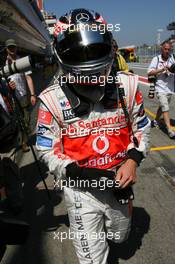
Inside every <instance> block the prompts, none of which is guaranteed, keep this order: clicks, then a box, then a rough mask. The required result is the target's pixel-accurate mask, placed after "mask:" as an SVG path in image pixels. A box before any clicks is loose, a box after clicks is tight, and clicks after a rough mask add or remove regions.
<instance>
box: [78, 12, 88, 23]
mask: <svg viewBox="0 0 175 264" xmlns="http://www.w3.org/2000/svg"><path fill="white" fill-rule="evenodd" d="M76 21H77V22H87V21H89V15H88V14H86V13H79V14H78V15H76Z"/></svg>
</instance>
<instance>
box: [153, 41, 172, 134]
mask: <svg viewBox="0 0 175 264" xmlns="http://www.w3.org/2000/svg"><path fill="white" fill-rule="evenodd" d="M171 51H172V44H171V43H170V42H169V41H164V42H163V43H162V44H161V54H160V55H158V56H155V57H154V58H153V59H152V61H151V63H150V65H149V67H148V77H150V76H154V77H155V78H156V79H155V91H156V95H157V98H158V101H159V107H158V110H157V114H156V118H155V120H153V121H152V127H157V126H159V123H160V117H161V115H163V119H164V122H165V126H166V129H167V132H168V135H169V137H170V138H175V132H174V131H173V130H172V127H171V124H170V116H169V110H170V109H169V104H170V101H171V97H172V94H174V92H175V84H174V78H175V75H174V73H173V72H170V70H171V66H172V65H173V64H175V59H174V56H173V55H171Z"/></svg>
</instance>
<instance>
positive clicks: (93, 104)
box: [36, 9, 150, 264]
mask: <svg viewBox="0 0 175 264" xmlns="http://www.w3.org/2000/svg"><path fill="white" fill-rule="evenodd" d="M112 43H113V36H112V33H111V32H110V31H109V29H108V28H107V24H106V22H105V21H104V19H103V18H102V16H101V15H100V14H98V13H96V12H94V11H89V10H86V9H74V10H71V11H69V12H68V13H66V14H65V15H64V16H62V17H60V19H59V20H58V22H57V25H56V28H55V52H56V56H57V59H58V61H59V64H60V66H61V73H62V75H61V74H60V73H59V76H58V75H57V76H55V78H54V83H53V84H52V85H51V86H50V87H48V88H47V89H45V90H44V91H43V92H42V93H41V94H40V100H41V103H40V108H39V114H38V122H37V142H36V148H37V150H38V153H39V156H40V158H41V159H42V160H43V161H44V162H45V163H46V165H47V166H48V168H49V170H50V172H51V173H53V174H54V176H55V177H56V180H58V179H59V181H61V180H65V181H67V182H69V179H71V180H74V181H75V182H76V185H75V186H74V187H72V186H71V187H70V185H69V184H67V185H65V186H64V196H65V202H66V207H67V210H68V215H69V221H70V231H71V232H72V234H74V237H73V243H74V246H75V250H76V254H77V256H78V259H79V263H80V264H86V263H87V264H90V263H94V264H106V263H107V257H108V252H109V246H108V243H107V240H106V239H107V238H108V239H111V240H113V241H114V242H116V243H121V242H123V241H125V240H126V239H127V238H128V235H129V231H130V223H131V214H132V199H133V192H132V188H131V186H132V185H133V184H134V183H135V182H136V168H137V167H138V166H139V164H140V163H141V161H142V159H144V158H145V157H146V155H147V149H148V142H149V130H150V120H149V119H148V117H146V116H145V112H144V107H143V98H142V94H141V91H139V90H138V76H136V75H133V74H130V73H125V72H117V74H114V72H113V71H112V64H113V60H114V55H115V54H114V51H113V48H112ZM59 72H60V71H59ZM115 72H116V71H115ZM61 77H64V78H61ZM102 80H103V81H102ZM101 180H104V181H105V188H104V189H103V190H101V189H100V188H99V185H98V184H96V185H95V183H99V182H100V181H101ZM80 181H82V182H83V181H84V182H86V183H87V182H88V183H89V185H88V186H87V185H86V186H84V185H81V186H80V185H78V182H80ZM109 182H110V184H108V183H109ZM111 182H112V184H111ZM92 183H93V184H92ZM117 183H119V184H117ZM109 185H110V186H109ZM94 186H95V187H94Z"/></svg>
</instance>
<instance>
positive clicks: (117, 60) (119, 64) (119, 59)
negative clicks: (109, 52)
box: [113, 39, 129, 72]
mask: <svg viewBox="0 0 175 264" xmlns="http://www.w3.org/2000/svg"><path fill="white" fill-rule="evenodd" d="M113 49H114V51H115V57H114V64H113V67H114V68H115V69H116V71H126V72H128V71H129V67H128V65H127V63H126V61H125V59H124V58H123V56H122V55H121V54H120V53H119V52H118V44H117V42H116V40H115V39H114V40H113Z"/></svg>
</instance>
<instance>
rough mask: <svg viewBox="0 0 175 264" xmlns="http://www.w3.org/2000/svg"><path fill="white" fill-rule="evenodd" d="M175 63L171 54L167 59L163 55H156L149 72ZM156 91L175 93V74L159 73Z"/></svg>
mask: <svg viewBox="0 0 175 264" xmlns="http://www.w3.org/2000/svg"><path fill="white" fill-rule="evenodd" d="M174 63H175V59H174V57H173V56H172V55H171V56H170V57H169V58H168V60H167V61H164V60H163V59H162V56H161V55H158V56H156V57H154V58H153V59H152V61H151V63H150V65H149V67H148V71H147V72H148V73H149V72H151V71H152V70H157V69H162V68H163V67H170V66H171V65H172V64H174ZM155 89H156V92H158V93H165V94H167V93H175V74H173V73H168V74H166V73H165V72H161V73H160V74H158V75H157V81H156V85H155Z"/></svg>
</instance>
